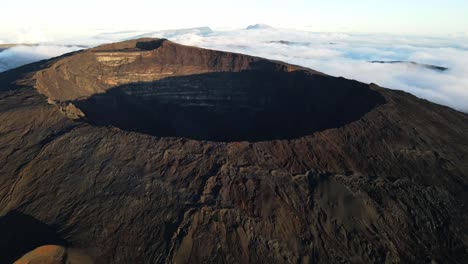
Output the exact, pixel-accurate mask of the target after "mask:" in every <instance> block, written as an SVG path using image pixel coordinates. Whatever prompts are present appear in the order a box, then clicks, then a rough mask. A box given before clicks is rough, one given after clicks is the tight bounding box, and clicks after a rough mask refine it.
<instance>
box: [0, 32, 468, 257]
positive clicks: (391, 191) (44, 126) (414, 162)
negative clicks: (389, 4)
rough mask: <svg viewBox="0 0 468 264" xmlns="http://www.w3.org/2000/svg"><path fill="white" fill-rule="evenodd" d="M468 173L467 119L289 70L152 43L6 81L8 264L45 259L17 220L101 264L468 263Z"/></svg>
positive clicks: (126, 45) (95, 53) (388, 93)
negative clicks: (26, 257) (33, 254)
mask: <svg viewBox="0 0 468 264" xmlns="http://www.w3.org/2000/svg"><path fill="white" fill-rule="evenodd" d="M467 171H468V116H467V115H466V114H463V113H460V112H457V111H454V110H452V109H450V108H447V107H443V106H439V105H436V104H433V103H430V102H427V101H425V100H421V99H418V98H416V97H414V96H412V95H410V94H407V93H404V92H401V91H393V90H388V89H384V88H380V87H378V86H377V85H373V84H372V85H366V84H362V83H358V82H355V81H350V80H345V79H342V78H334V77H331V76H327V75H324V74H322V73H319V72H315V71H312V70H309V69H305V68H301V67H298V66H294V65H288V64H285V63H281V62H274V61H268V60H264V59H261V58H256V57H250V56H245V55H240V54H233V53H227V52H218V51H211V50H205V49H199V48H194V47H186V46H182V45H178V44H175V43H172V42H170V41H166V40H155V39H139V40H133V41H127V42H122V43H116V44H110V45H105V46H101V47H97V48H94V49H90V50H85V51H80V52H76V53H73V54H68V55H65V56H62V57H59V58H55V59H52V60H49V61H43V62H39V63H36V64H33V65H27V66H24V67H21V68H19V69H15V70H11V71H7V72H4V73H2V74H0V213H1V215H4V217H3V218H0V228H1V229H2V230H11V232H10V233H9V235H8V236H5V237H2V238H0V241H2V244H1V245H4V246H6V245H12V244H11V241H15V243H16V244H15V245H17V246H15V251H14V252H15V254H16V255H14V256H12V255H9V254H5V253H4V254H2V255H0V256H1V257H2V258H3V259H4V260H5V259H8V260H12V259H11V258H19V257H20V256H21V255H22V254H25V253H27V252H28V251H31V250H33V249H34V248H36V247H38V246H41V245H36V244H34V245H32V244H28V243H27V241H28V236H27V235H26V236H25V235H24V232H20V231H14V230H24V228H22V227H24V226H26V225H27V223H21V222H18V221H10V220H11V215H12V214H13V215H16V214H19V215H20V216H21V217H25V218H26V219H33V220H34V221H35V222H37V223H40V224H39V226H41V227H43V225H45V226H46V227H50V229H49V228H45V230H48V232H47V233H46V235H47V237H50V238H54V239H57V240H58V241H61V243H59V245H62V246H64V247H67V248H68V247H71V248H74V249H79V250H80V252H84V253H85V255H86V256H90V257H92V258H93V259H94V261H95V262H97V263H164V262H167V263H200V262H205V263H207V262H210V263H213V262H214V263H248V262H250V263H399V262H402V263H430V262H431V261H435V262H437V263H463V262H464V261H466V259H468V253H467V249H468V237H467V234H468V221H467V220H468V219H467V214H466V210H467V201H468V193H467V187H468V175H467ZM5 217H7V218H5ZM8 217H10V218H8ZM8 219H10V220H8ZM15 228H16V229H15ZM15 232H16V233H15ZM29 232H30V234H31V237H34V238H38V241H39V242H37V243H39V244H41V243H42V242H40V241H41V240H40V238H42V236H44V234H43V233H37V232H35V231H34V230H30V231H29ZM41 234H42V235H41ZM15 235H16V236H15ZM47 237H46V238H47ZM43 244H50V242H49V241H44V243H43Z"/></svg>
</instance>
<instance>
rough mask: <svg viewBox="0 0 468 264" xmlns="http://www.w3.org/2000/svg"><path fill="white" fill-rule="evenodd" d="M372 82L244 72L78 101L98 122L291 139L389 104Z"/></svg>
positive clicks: (221, 136)
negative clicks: (370, 84)
mask: <svg viewBox="0 0 468 264" xmlns="http://www.w3.org/2000/svg"><path fill="white" fill-rule="evenodd" d="M383 100H384V99H383V97H382V96H381V95H380V94H379V93H377V92H375V91H373V90H371V89H369V88H368V85H366V84H362V83H359V82H355V81H349V80H345V79H342V78H333V77H327V76H319V75H311V74H307V73H305V72H302V71H296V72H268V71H242V72H219V73H207V74H196V75H187V76H179V77H168V78H165V79H161V80H158V81H153V82H138V83H131V84H126V85H122V86H118V87H115V88H111V89H109V90H108V91H107V92H106V93H101V94H96V95H93V96H91V97H89V98H87V99H84V100H78V101H74V102H73V103H74V104H75V105H76V106H77V107H78V108H80V109H81V111H82V112H83V113H84V114H85V116H86V120H88V122H90V123H92V124H95V125H103V126H104V125H112V126H115V127H119V128H121V129H124V130H129V131H136V132H141V133H146V134H150V135H154V136H160V137H168V136H171V137H186V138H191V139H197V140H211V141H228V142H230V141H265V140H273V139H292V138H296V137H301V136H305V135H310V134H312V133H313V132H315V131H319V130H324V129H328V128H334V127H339V126H342V125H344V124H346V123H349V122H351V121H354V120H356V119H359V118H360V117H361V116H362V115H363V114H365V113H366V112H368V111H370V110H371V109H372V108H373V107H375V106H376V105H378V104H380V103H382V102H383Z"/></svg>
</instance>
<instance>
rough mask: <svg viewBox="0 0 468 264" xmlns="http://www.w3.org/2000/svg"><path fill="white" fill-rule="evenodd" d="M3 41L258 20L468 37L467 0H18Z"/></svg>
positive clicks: (0, 19)
mask: <svg viewBox="0 0 468 264" xmlns="http://www.w3.org/2000/svg"><path fill="white" fill-rule="evenodd" d="M2 11H3V12H2V15H1V16H0V40H2V39H7V38H9V39H13V38H14V36H15V34H16V35H18V34H20V35H21V34H30V35H33V36H34V35H35V37H36V38H42V39H45V40H51V39H52V40H54V39H59V38H62V37H68V36H72V35H85V34H88V33H89V32H90V31H94V30H109V31H113V30H158V29H170V28H186V27H198V26H210V27H213V28H240V27H245V26H247V25H249V24H254V23H265V24H270V25H272V26H275V27H283V28H294V29H305V30H309V31H315V32H369V33H391V34H416V35H421V34H422V35H435V34H468V1H466V0H465V1H463V0H445V1H442V0H440V1H436V0H425V1H422V0H411V1H408V0H407V1H403V0H392V1H384V0H354V1H349V0H346V1H345V0H335V1H325V0H321V1H316V0H289V1H284V0H282V1H276V0H269V1H266V0H260V1H253V0H249V1H245V0H237V1H211V0H198V1H168V0H164V1H154V0H153V1H149V0H133V1H128V0H125V1H122V0H112V1H108V0H101V1H96V0H80V1H77V0H74V1H64V0H42V1H37V0H23V1H21V0H16V1H4V3H2Z"/></svg>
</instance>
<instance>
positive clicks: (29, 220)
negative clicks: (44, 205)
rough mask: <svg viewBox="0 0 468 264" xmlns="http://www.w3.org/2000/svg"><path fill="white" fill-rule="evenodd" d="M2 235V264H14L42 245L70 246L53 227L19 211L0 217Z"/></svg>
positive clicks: (0, 254)
mask: <svg viewBox="0 0 468 264" xmlns="http://www.w3.org/2000/svg"><path fill="white" fill-rule="evenodd" d="M0 234H1V235H0V263H13V261H15V260H17V259H19V258H20V257H21V256H23V255H24V254H26V253H27V252H29V251H31V250H33V249H35V248H37V247H39V246H42V245H61V246H68V243H67V242H66V241H65V240H63V239H61V238H60V237H59V236H58V235H57V233H56V232H55V230H54V228H53V227H51V226H48V225H46V224H44V223H42V222H41V221H39V220H37V219H35V218H34V217H32V216H29V215H26V214H23V213H21V212H17V211H11V212H9V213H8V214H6V215H5V216H3V217H0Z"/></svg>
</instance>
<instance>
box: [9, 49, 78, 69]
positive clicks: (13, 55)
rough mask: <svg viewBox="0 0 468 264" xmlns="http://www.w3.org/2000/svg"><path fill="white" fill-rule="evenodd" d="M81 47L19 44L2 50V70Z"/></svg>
mask: <svg viewBox="0 0 468 264" xmlns="http://www.w3.org/2000/svg"><path fill="white" fill-rule="evenodd" d="M78 49H81V47H78V46H64V45H32V46H28V45H18V46H14V47H11V48H8V49H5V50H3V51H0V72H2V71H6V70H9V69H12V68H16V67H19V66H21V65H25V64H28V63H32V62H35V61H39V60H43V59H48V58H51V57H55V56H59V55H62V54H64V53H68V52H72V51H75V50H78Z"/></svg>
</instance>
